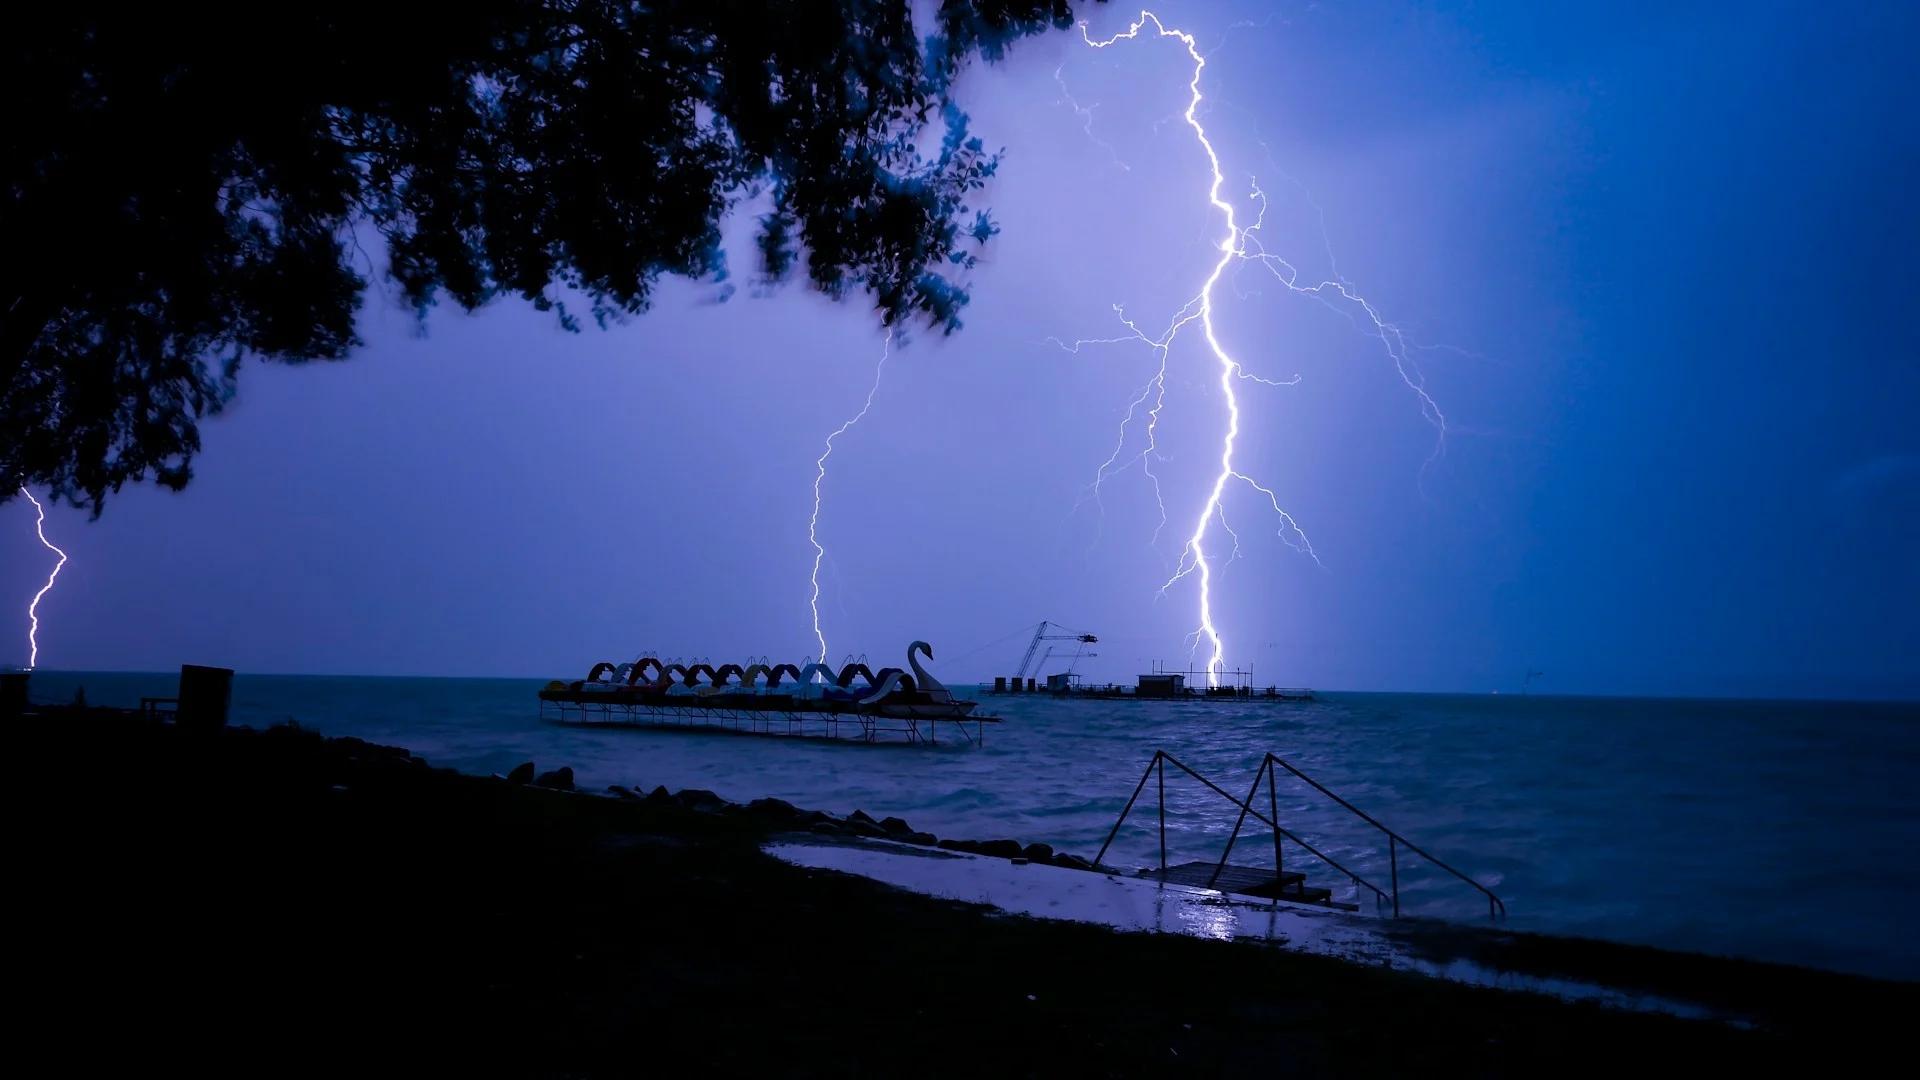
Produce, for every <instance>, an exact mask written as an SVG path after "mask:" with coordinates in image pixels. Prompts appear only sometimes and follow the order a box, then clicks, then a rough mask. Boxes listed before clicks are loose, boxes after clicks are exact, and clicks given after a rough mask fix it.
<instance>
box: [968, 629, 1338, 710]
mask: <svg viewBox="0 0 1920 1080" xmlns="http://www.w3.org/2000/svg"><path fill="white" fill-rule="evenodd" d="M1099 641H1100V639H1099V638H1098V637H1097V636H1095V635H1093V634H1088V633H1083V632H1081V631H1078V630H1069V629H1068V628H1066V627H1064V626H1061V625H1060V624H1059V623H1054V622H1042V623H1041V624H1040V626H1039V628H1038V629H1036V630H1035V631H1034V632H1033V640H1032V641H1029V642H1028V643H1027V651H1026V652H1025V653H1024V654H1022V655H1021V657H1020V662H1019V664H1017V665H1016V666H1015V667H1014V672H1013V674H1012V675H1011V676H1005V675H996V676H994V679H993V682H992V683H981V684H980V686H979V691H980V693H982V694H1051V695H1053V696H1054V697H1064V698H1074V699H1097V700H1114V701H1135V700H1138V701H1219V700H1222V699H1227V700H1234V699H1238V700H1248V701H1312V700H1313V691H1312V690H1308V689H1304V688H1302V687H1291V686H1256V685H1254V682H1253V673H1252V672H1251V671H1243V670H1237V669H1236V670H1233V671H1206V670H1195V669H1193V668H1191V667H1189V668H1184V669H1180V670H1174V669H1172V668H1168V667H1165V666H1164V665H1162V664H1160V663H1159V662H1157V661H1156V662H1155V663H1154V665H1153V670H1152V671H1151V672H1149V673H1147V674H1144V675H1141V676H1139V677H1138V680H1137V681H1136V682H1135V683H1134V684H1133V685H1131V686H1128V685H1125V684H1122V683H1088V682H1085V681H1083V680H1082V679H1081V678H1080V676H1079V675H1077V674H1075V673H1074V670H1073V669H1074V667H1075V666H1076V665H1078V664H1079V662H1080V660H1081V659H1082V658H1085V657H1090V656H1098V655H1099V654H1098V653H1091V652H1088V651H1086V647H1087V646H1088V645H1095V644H1098V643H1099ZM1046 642H1072V643H1074V649H1073V651H1072V653H1071V657H1072V659H1071V660H1069V661H1068V663H1067V668H1066V670H1065V671H1058V672H1054V673H1052V674H1048V675H1045V676H1040V675H1034V674H1029V672H1037V671H1045V670H1046V665H1047V661H1048V660H1049V659H1051V658H1052V657H1053V655H1054V653H1055V652H1056V651H1058V650H1059V648H1060V646H1058V645H1047V648H1046V651H1045V652H1044V653H1041V652H1040V646H1041V645H1042V644H1043V643H1046ZM1036 653H1039V654H1040V661H1039V663H1037V664H1036V663H1035V662H1034V659H1033V658H1034V655H1035V654H1036Z"/></svg>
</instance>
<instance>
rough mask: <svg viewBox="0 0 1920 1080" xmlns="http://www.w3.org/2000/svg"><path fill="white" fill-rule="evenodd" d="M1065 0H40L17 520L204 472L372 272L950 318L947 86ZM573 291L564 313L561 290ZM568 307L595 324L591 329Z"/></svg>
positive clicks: (14, 237) (11, 404)
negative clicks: (797, 286)
mask: <svg viewBox="0 0 1920 1080" xmlns="http://www.w3.org/2000/svg"><path fill="white" fill-rule="evenodd" d="M1071 19H1072V14H1071V11H1070V9H1069V6H1068V3H1067V0H1032V2H1027V3H1020V2H1015V0H942V2H941V3H940V4H939V6H938V9H937V15H936V19H935V21H936V23H937V25H936V26H934V27H933V28H932V29H933V31H934V32H933V33H932V34H930V35H928V36H927V37H926V38H925V39H924V40H923V39H922V38H921V37H920V36H918V34H917V31H916V27H915V25H914V22H913V19H912V16H911V13H910V11H909V4H908V3H907V2H906V0H666V2H650V3H639V2H632V0H629V2H618V0H474V2H472V3H469V4H465V5H460V6H457V7H455V8H443V7H442V6H440V5H428V4H416V3H409V2H407V0H383V2H380V3H373V2H369V0H335V2H331V3H299V2H298V0H295V2H294V3H291V4H288V5H280V6H276V7H270V8H261V7H259V6H258V5H247V6H242V5H238V4H231V3H209V4H201V5H132V6H125V7H122V6H114V7H111V8H104V9H103V8H101V7H96V6H94V5H86V4H76V5H64V6H63V5H53V6H50V7H49V8H47V9H45V10H42V11H40V12H38V13H36V14H34V15H32V16H31V17H29V18H27V19H25V20H23V21H15V22H13V24H12V25H11V26H10V28H9V33H8V35H7V38H6V42H5V44H3V45H0V61H3V62H0V86H4V91H5V94H4V99H0V100H3V101H4V105H0V107H3V108H5V110H6V112H7V116H6V122H5V129H4V134H0V139H4V141H5V144H6V149H7V163H6V166H5V168H6V171H7V183H8V189H9V191H8V197H7V200H6V202H5V204H4V205H5V210H4V211H0V215H3V216H0V253H4V261H3V262H0V266H3V267H4V269H0V275H3V277H0V480H5V481H6V482H5V483H0V501H4V500H5V499H7V498H10V497H12V495H13V493H14V490H15V487H16V485H17V484H18V483H27V484H38V485H46V486H48V487H50V488H51V489H53V491H54V492H55V493H56V494H57V495H60V496H63V497H65V498H66V499H68V500H69V501H70V502H72V503H74V504H75V505H79V506H87V507H91V508H92V509H93V511H94V514H95V516H98V514H99V512H100V510H101V508H102V506H103V505H104V500H105V497H106V495H107V493H108V492H112V491H118V490H119V489H120V488H121V486H122V485H123V484H125V483H126V482H128V481H130V480H131V481H140V480H144V479H145V478H147V477H148V476H149V475H151V476H152V477H153V478H154V479H155V481H156V482H157V483H159V484H162V485H164V486H167V487H170V488H174V489H176V490H177V489H179V488H181V487H184V486H185V485H186V483H187V482H188V480H189V478H190V477H191V475H192V462H193V457H194V454H195V452H196V451H197V450H198V449H199V445H200V441H199V431H198V421H199V419H200V418H201V417H203V416H205V415H208V414H211V413H215V412H218V411H219V409H220V408H221V406H222V404H223V403H224V402H226V401H227V400H228V399H229V398H230V397H231V395H232V394H233V390H234V385H235V383H234V380H235V375H236V372H237V370H238V368H239V366H240V364H241V362H242V361H243V360H244V359H246V358H247V357H250V356H251V357H259V358H264V359H269V360H278V361H292V362H298V361H306V360H323V359H325V360H332V359H340V358H342V357H345V356H346V355H347V354H348V353H349V352H350V351H351V350H352V348H353V347H354V346H355V345H357V344H358V341H357V340H356V338H355V335H354V316H355V312H356V311H357V310H358V308H359V305H360V303H361V299H362V296H363V294H364V293H365V291H366V287H367V284H368V277H369V276H370V275H371V274H372V273H373V272H374V262H373V259H372V257H371V256H370V255H369V254H368V253H367V252H366V251H364V250H363V249H362V245H361V241H362V240H363V239H364V240H366V241H369V242H372V241H373V239H374V238H375V237H377V238H378V241H379V243H380V244H383V245H384V248H385V255H386V260H387V269H386V272H387V273H388V274H389V275H390V276H391V278H392V279H393V281H394V282H395V283H396V284H397V286H398V288H399V289H400V291H401V292H402V293H403V294H404V296H405V297H406V298H407V300H408V301H409V302H410V303H411V304H413V305H414V306H415V308H416V309H417V310H418V311H419V312H420V314H421V315H422V316H423V317H424V315H425V313H426V311H427V310H428V309H429V308H431V307H432V306H433V305H434V304H436V303H437V302H439V300H440V298H441V297H443V296H444V297H446V298H448V299H450V300H451V301H452V302H454V303H456V304H458V305H459V306H460V307H462V308H465V309H473V308H476V307H479V306H481V305H483V304H486V303H487V302H488V301H490V300H492V299H494V298H496V297H499V296H502V295H515V296H519V297H521V298H523V299H525V300H527V301H530V302H531V303H532V304H533V305H534V306H535V307H536V308H539V309H540V310H543V311H551V312H553V313H554V314H555V316H556V318H557V319H558V321H559V323H560V324H561V325H562V326H563V327H565V328H567V329H570V330H573V329H578V328H579V327H580V325H581V317H582V316H583V315H584V316H586V317H589V318H591V319H592V320H593V321H595V322H596V323H598V324H600V325H602V326H604V325H606V324H607V323H608V322H610V321H614V320H618V319H621V318H624V317H626V316H629V315H633V314H636V313H639V312H641V311H644V310H645V309H646V307H647V305H648V302H649V298H650V297H651V295H652V293H653V289H654V286H655V284H656V283H657V282H658V281H659V279H660V278H661V277H662V276H664V275H678V276H684V277H691V278H702V279H708V280H724V279H725V278H726V277H727V273H728V268H727V266H726V264H725V260H724V258H723V255H722V252H721V249H720V244H719V240H720V225H721V222H722V220H723V219H724V218H726V216H727V215H728V213H729V212H730V211H732V210H734V209H735V208H738V207H742V206H743V205H751V206H755V207H759V208H762V210H763V212H762V214H761V216H760V217H759V220H758V222H757V226H756V229H757V231H756V238H757V244H756V248H757V251H758V253H759V263H760V265H759V266H758V267H757V273H758V274H759V275H760V276H761V277H762V279H763V280H766V281H769V282H776V281H782V280H786V279H788V278H789V277H791V276H793V275H794V274H795V273H796V272H801V273H803V274H804V277H805V279H806V281H807V283H808V284H809V286H810V287H812V288H814V289H818V290H820V291H822V292H824V293H826V294H828V295H830V296H833V297H835V298H843V297H847V296H849V295H853V294H856V293H863V294H865V295H867V296H869V297H870V298H871V299H872V302H873V303H874V305H875V307H876V308H877V310H878V311H879V313H880V316H881V319H882V320H883V321H884V322H885V323H886V324H887V325H889V326H893V325H896V324H900V323H903V322H907V321H910V320H919V321H923V322H924V323H926V324H927V325H928V326H930V327H933V328H935V329H939V330H942V331H945V332H951V331H952V330H953V329H955V328H956V327H958V326H959V312H960V309H961V307H962V306H963V305H964V304H965V303H966V299H967V296H966V292H965V290H964V288H963V286H962V284H961V282H960V280H959V277H958V275H959V274H960V272H961V271H964V270H965V269H967V268H968V267H970V266H972V265H973V260H974V258H975V254H974V253H975V251H976V250H977V248H978V246H979V245H980V244H983V243H985V242H986V241H987V239H988V238H989V237H990V236H992V235H993V233H994V232H995V231H996V228H995V226H994V223H993V222H992V220H991V219H990V218H989V217H988V216H987V213H986V212H985V211H984V210H983V209H980V208H978V207H976V206H974V205H973V204H972V203H970V202H969V198H970V197H972V196H974V195H975V193H977V192H978V191H979V189H980V188H981V186H982V185H983V184H984V183H985V182H986V180H987V179H988V178H989V177H991V176H992V175H993V173H994V169H995V167H996V165H997V157H996V155H995V154H993V153H991V152H989V151H987V150H986V149H985V148H984V147H983V145H982V143H981V141H980V140H979V139H978V138H976V137H974V136H973V135H972V134H971V133H970V132H969V130H968V126H967V120H966V117H965V116H964V115H962V114H961V113H960V112H959V111H958V110H957V109H956V108H955V107H954V106H953V103H952V101H951V99H950V96H949V92H948V91H949V87H950V86H951V84H952V80H953V78H954V76H955V75H956V74H957V73H958V72H959V71H960V70H961V69H962V68H963V67H964V66H965V65H966V64H967V63H968V62H969V61H970V60H971V59H972V58H973V57H976V56H978V57H984V58H985V59H987V60H990V61H991V60H995V59H998V58H999V57H1000V56H1001V55H1003V53H1004V51H1005V50H1006V49H1007V47H1008V46H1009V45H1010V44H1011V43H1012V42H1014V41H1015V40H1017V39H1018V38H1020V37H1022V36H1025V35H1029V34H1033V33H1038V32H1041V31H1044V30H1046V29H1047V28H1049V27H1066V26H1068V25H1070V23H1071ZM568 296H571V297H576V298H578V299H577V300H576V301H575V305H574V306H569V304H568V303H567V302H566V301H565V297H568ZM576 308H579V310H576Z"/></svg>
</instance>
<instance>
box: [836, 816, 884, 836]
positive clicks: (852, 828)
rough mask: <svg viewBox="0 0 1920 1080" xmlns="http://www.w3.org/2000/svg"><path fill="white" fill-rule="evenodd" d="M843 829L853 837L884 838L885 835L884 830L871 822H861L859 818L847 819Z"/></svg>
mask: <svg viewBox="0 0 1920 1080" xmlns="http://www.w3.org/2000/svg"><path fill="white" fill-rule="evenodd" d="M845 828H846V830H847V831H848V832H850V833H852V834H853V835H855V836H874V837H885V836H886V835H887V831H886V830H885V829H882V828H881V827H880V826H878V825H875V824H874V823H873V822H872V821H862V820H860V819H859V818H850V819H848V821H847V824H846V825H845Z"/></svg>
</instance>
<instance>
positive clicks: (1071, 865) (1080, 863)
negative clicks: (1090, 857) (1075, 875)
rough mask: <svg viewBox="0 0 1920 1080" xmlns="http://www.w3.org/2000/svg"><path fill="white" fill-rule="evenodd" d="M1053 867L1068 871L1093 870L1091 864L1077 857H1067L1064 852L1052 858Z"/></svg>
mask: <svg viewBox="0 0 1920 1080" xmlns="http://www.w3.org/2000/svg"><path fill="white" fill-rule="evenodd" d="M1053 865H1055V866H1058V867H1063V868H1065V869H1068V870H1091V869H1093V864H1092V863H1090V862H1088V861H1087V860H1085V859H1083V858H1081V857H1080V856H1078V855H1068V854H1066V853H1065V852H1062V853H1060V854H1058V855H1055V856H1054V857H1053Z"/></svg>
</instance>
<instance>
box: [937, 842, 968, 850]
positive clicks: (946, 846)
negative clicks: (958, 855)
mask: <svg viewBox="0 0 1920 1080" xmlns="http://www.w3.org/2000/svg"><path fill="white" fill-rule="evenodd" d="M964 843H966V841H964V840H942V841H940V842H939V843H937V844H935V845H934V847H937V848H939V849H941V850H942V851H965V850H966V848H963V847H961V846H960V845H961V844H964Z"/></svg>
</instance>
